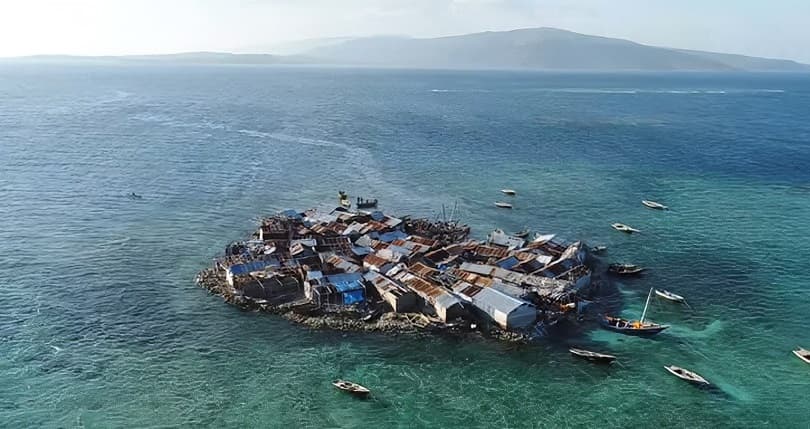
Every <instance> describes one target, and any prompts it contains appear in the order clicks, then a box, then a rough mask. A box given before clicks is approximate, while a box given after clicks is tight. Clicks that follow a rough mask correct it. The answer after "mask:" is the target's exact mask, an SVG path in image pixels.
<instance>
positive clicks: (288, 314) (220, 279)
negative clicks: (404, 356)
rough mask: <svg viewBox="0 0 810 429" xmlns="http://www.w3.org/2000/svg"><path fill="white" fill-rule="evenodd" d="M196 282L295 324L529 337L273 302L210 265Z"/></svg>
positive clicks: (416, 317) (412, 316)
mask: <svg viewBox="0 0 810 429" xmlns="http://www.w3.org/2000/svg"><path fill="white" fill-rule="evenodd" d="M196 283H197V285H198V286H200V287H202V288H204V289H206V290H208V292H210V293H211V294H213V295H217V296H219V297H221V298H222V299H223V300H224V301H225V302H226V303H228V304H230V305H233V306H236V307H239V308H240V309H242V310H245V311H259V312H262V313H267V314H273V315H277V316H280V317H282V318H284V319H286V320H288V321H290V322H293V323H294V324H297V325H301V326H304V327H307V328H310V329H315V330H331V331H340V332H374V333H382V334H386V335H392V336H399V335H409V336H420V335H421V336H425V335H435V334H440V335H445V336H451V337H456V338H460V337H476V338H481V337H486V338H493V339H496V340H500V341H505V342H511V343H526V342H528V341H530V338H529V336H528V335H525V334H522V333H516V332H509V331H504V330H502V329H498V328H497V327H495V326H489V327H488V330H487V332H483V330H482V327H481V326H479V325H476V324H469V323H466V324H443V323H440V322H439V321H436V320H431V319H430V318H427V317H425V315H423V314H421V313H393V312H385V313H382V314H381V315H380V316H379V318H376V319H375V320H367V321H364V320H362V318H363V317H364V314H363V313H362V312H360V311H357V310H354V309H343V310H342V311H324V310H322V309H318V308H317V307H313V306H312V305H311V303H309V302H308V301H297V302H292V303H285V304H280V305H274V304H271V303H269V302H262V301H258V300H254V299H250V298H245V297H243V296H239V295H236V294H234V293H233V291H232V290H231V288H230V287H229V286H228V284H227V283H226V281H225V277H224V276H222V275H220V274H218V273H217V272H216V271H214V270H213V269H210V268H208V269H204V270H202V271H201V272H200V273H199V275H198V276H197V279H196Z"/></svg>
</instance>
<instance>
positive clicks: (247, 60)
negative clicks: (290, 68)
mask: <svg viewBox="0 0 810 429" xmlns="http://www.w3.org/2000/svg"><path fill="white" fill-rule="evenodd" d="M9 60H14V61H20V60H22V61H29V62H95V63H127V64H132V63H140V64H151V63H171V64H312V63H313V62H317V61H315V60H313V59H311V58H307V57H303V56H281V55H270V54H231V53H224V52H185V53H180V54H165V55H122V56H71V55H34V56H29V57H19V58H12V59H9ZM321 62H322V61H321Z"/></svg>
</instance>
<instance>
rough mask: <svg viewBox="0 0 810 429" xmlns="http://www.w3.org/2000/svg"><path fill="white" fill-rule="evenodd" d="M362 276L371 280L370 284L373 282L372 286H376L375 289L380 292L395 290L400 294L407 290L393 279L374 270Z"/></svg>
mask: <svg viewBox="0 0 810 429" xmlns="http://www.w3.org/2000/svg"><path fill="white" fill-rule="evenodd" d="M363 278H365V279H366V280H367V281H369V282H371V284H373V285H374V287H376V288H377V290H379V291H380V292H381V293H382V292H395V293H398V294H402V293H405V292H408V290H407V289H405V288H404V287H402V286H400V285H399V284H397V283H396V282H394V281H393V280H391V279H389V278H388V277H385V276H384V275H382V274H380V273H378V272H376V271H369V272H367V273H366V274H365V275H363Z"/></svg>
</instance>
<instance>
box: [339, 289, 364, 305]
mask: <svg viewBox="0 0 810 429" xmlns="http://www.w3.org/2000/svg"><path fill="white" fill-rule="evenodd" d="M365 300H366V297H365V296H364V295H363V290H362V289H361V290H353V291H351V292H346V293H344V294H343V304H344V305H352V304H357V303H358V302H363V301H365Z"/></svg>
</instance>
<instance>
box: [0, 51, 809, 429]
mask: <svg viewBox="0 0 810 429" xmlns="http://www.w3.org/2000/svg"><path fill="white" fill-rule="evenodd" d="M809 115H810V76H807V75H804V76H802V75H790V74H698V73H682V74H554V73H527V72H451V71H397V70H371V69H340V68H335V69H316V68H288V67H235V66H222V67H202V66H186V67H170V66H143V67H120V66H98V65H96V66H93V65H55V64H52V65H31V64H27V65H26V64H13V63H3V64H0V426H2V427H4V428H29V427H139V428H151V427H161V428H163V427H182V426H193V427H217V428H225V427H288V428H293V427H295V428H297V427H318V428H320V427H430V428H438V427H510V428H511V427H514V428H517V427H551V428H561V427H595V426H601V427H611V428H617V427H626V428H636V427H637V428H649V427H688V428H698V427H711V428H725V427H739V428H743V427H744V428H748V427H767V426H772V427H780V428H801V427H804V428H807V427H810V400H808V398H810V366H809V365H807V364H805V363H802V362H801V361H799V360H798V359H797V358H795V357H794V356H793V355H792V354H791V349H792V348H794V347H795V346H797V345H803V346H804V347H806V348H810V318H808V314H810V311H809V310H810V280H808V270H810V267H808V260H810V245H808V239H810V116H809ZM506 187H508V188H514V189H516V190H517V191H518V196H517V197H516V198H515V199H514V205H515V209H514V210H512V211H503V210H498V209H496V208H495V207H494V206H493V202H494V201H496V200H499V199H502V198H504V197H503V196H502V195H500V193H499V190H500V189H502V188H506ZM338 190H346V191H348V192H349V193H350V195H352V196H357V195H362V196H366V197H376V198H379V199H380V201H381V205H382V208H384V209H385V210H387V211H390V212H392V213H396V214H412V215H423V216H434V215H436V214H437V213H438V212H439V211H440V210H441V207H442V204H445V205H447V206H452V205H453V204H455V203H456V202H457V203H458V207H459V213H460V215H461V218H462V220H463V221H465V222H467V223H469V224H470V225H472V226H473V234H474V235H475V236H476V237H479V238H482V237H484V236H485V235H486V234H487V232H489V231H490V230H491V229H492V228H495V227H502V228H504V229H507V230H518V229H522V228H523V227H524V226H529V227H531V228H533V229H534V230H535V231H539V232H544V233H546V232H554V233H557V234H559V235H560V236H562V237H565V238H568V239H570V240H585V241H587V242H588V243H589V244H600V245H607V246H609V250H608V252H607V253H606V255H605V256H604V259H605V262H611V261H624V262H632V263H637V264H640V265H643V266H645V267H648V268H649V272H648V273H647V274H646V275H644V276H643V277H641V278H639V279H631V280H626V281H621V282H616V283H615V284H614V286H615V287H613V288H612V289H611V290H612V291H613V292H611V293H608V294H607V295H606V296H604V297H603V298H602V299H601V300H600V303H599V304H600V305H601V306H603V307H604V308H612V309H616V310H617V311H621V312H622V314H624V315H626V316H628V317H638V315H639V313H640V311H641V308H642V306H643V303H644V300H645V298H646V295H647V292H648V291H649V289H650V288H651V287H657V288H663V289H668V290H671V291H673V292H676V293H678V294H681V295H684V296H685V297H686V298H687V300H688V302H689V306H688V307H681V306H677V305H672V304H668V303H664V302H660V301H654V303H653V305H651V308H650V311H649V316H648V317H649V318H650V319H652V320H654V321H657V322H661V323H668V324H671V325H672V328H671V329H669V330H668V331H666V332H664V333H663V334H661V335H659V336H657V337H656V338H654V339H640V338H631V337H624V336H620V335H618V334H614V333H610V332H606V331H603V330H599V329H596V327H595V326H593V325H589V329H585V330H584V331H583V333H582V334H581V335H577V336H574V337H571V338H567V339H566V338H562V339H560V338H557V339H549V340H544V341H541V342H538V343H537V344H532V345H527V346H514V345H507V344H502V343H498V342H494V341H490V340H485V339H481V340H469V341H459V340H450V339H443V338H435V339H429V340H425V339H414V338H409V337H398V338H391V337H385V336H381V335H373V334H354V333H350V334H344V333H334V332H323V331H311V330H308V329H305V328H302V327H299V326H293V325H291V324H289V323H288V322H286V321H285V320H282V319H279V318H277V317H275V316H269V315H263V314H257V313H251V312H243V311H240V310H238V309H236V308H233V307H230V306H228V305H226V304H224V303H223V302H222V300H221V299H220V298H218V297H215V296H211V295H209V294H208V293H207V292H206V291H205V290H203V289H201V288H199V287H197V286H195V284H194V276H195V274H196V273H197V272H198V270H200V269H201V268H203V267H206V266H208V265H209V264H210V262H211V258H212V257H213V256H215V255H217V254H220V253H221V252H222V251H223V249H224V246H225V245H226V244H227V243H228V242H230V241H231V240H236V239H240V238H243V237H245V236H246V234H248V233H249V232H251V231H252V230H253V228H254V226H255V224H256V221H257V219H258V218H259V217H260V216H262V215H265V214H270V213H273V212H275V211H277V210H281V209H286V208H297V209H302V210H303V209H306V208H308V207H312V206H318V207H323V208H330V207H331V206H333V205H334V204H335V202H336V201H337V199H336V196H337V191H338ZM130 192H136V193H138V194H142V195H143V199H142V200H131V199H129V198H127V195H128V194H129V193H130ZM642 199H652V200H656V201H660V202H663V203H665V204H667V205H669V206H671V207H672V210H671V211H669V212H656V211H652V210H648V209H645V208H644V207H642V206H641V204H640V200H642ZM613 222H623V223H627V224H629V225H632V226H635V227H637V228H639V229H641V230H642V231H643V232H642V233H641V234H638V235H633V236H627V235H623V234H621V233H618V232H615V231H613V230H612V229H611V228H610V224H611V223H613ZM571 344H575V345H580V346H585V347H588V348H592V349H596V350H602V351H608V352H611V353H614V354H616V355H618V356H619V362H618V363H617V364H615V365H613V366H612V367H609V368H605V367H599V366H594V365H590V364H588V363H586V362H583V361H580V360H575V359H573V358H572V357H571V356H570V355H569V354H568V352H567V346H568V345H571ZM670 364H675V365H679V366H683V367H687V368H690V369H693V370H695V371H697V372H699V373H700V374H702V375H703V376H705V377H706V378H708V379H709V380H711V381H712V382H714V383H715V384H716V386H717V388H716V389H715V390H712V391H702V390H698V389H696V388H694V387H692V386H690V385H687V384H686V383H683V382H681V381H680V380H677V379H676V378H674V377H672V376H671V375H669V374H668V373H666V372H665V371H664V369H663V366H664V365H670ZM338 377H341V378H347V379H350V380H355V381H358V382H360V383H362V384H364V385H367V386H368V387H370V388H371V389H373V391H374V395H373V399H371V400H368V401H359V400H355V399H353V398H351V397H348V396H346V395H343V394H341V393H339V392H337V391H336V390H335V389H334V388H333V387H332V386H331V385H330V381H331V380H332V379H334V378H338Z"/></svg>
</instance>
